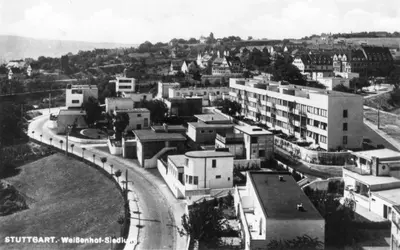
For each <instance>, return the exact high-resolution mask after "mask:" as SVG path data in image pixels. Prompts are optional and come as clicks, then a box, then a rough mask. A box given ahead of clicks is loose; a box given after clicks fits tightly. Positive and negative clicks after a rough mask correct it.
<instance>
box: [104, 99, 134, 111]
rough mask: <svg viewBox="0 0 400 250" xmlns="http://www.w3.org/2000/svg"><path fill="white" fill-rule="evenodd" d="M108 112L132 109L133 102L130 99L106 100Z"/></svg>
mask: <svg viewBox="0 0 400 250" xmlns="http://www.w3.org/2000/svg"><path fill="white" fill-rule="evenodd" d="M105 104H106V112H113V111H114V110H116V109H132V108H133V101H132V100H131V99H129V98H106V99H105Z"/></svg>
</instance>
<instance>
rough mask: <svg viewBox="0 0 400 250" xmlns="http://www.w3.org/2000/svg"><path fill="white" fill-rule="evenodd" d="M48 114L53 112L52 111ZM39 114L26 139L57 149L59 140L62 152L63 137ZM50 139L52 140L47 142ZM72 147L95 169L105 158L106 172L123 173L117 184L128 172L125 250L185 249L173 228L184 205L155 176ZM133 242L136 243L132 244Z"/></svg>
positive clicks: (124, 162)
mask: <svg viewBox="0 0 400 250" xmlns="http://www.w3.org/2000/svg"><path fill="white" fill-rule="evenodd" d="M51 112H57V111H56V110H55V109H53V110H52V111H51ZM46 113H47V114H46ZM43 114H44V115H43V116H40V117H36V118H35V119H34V120H33V121H32V122H31V123H30V124H29V131H28V134H29V136H31V137H32V136H33V137H34V138H35V139H37V140H42V142H44V143H47V144H52V145H53V146H55V147H58V148H60V146H61V145H60V143H59V141H60V140H63V141H64V143H62V149H64V150H65V139H66V138H65V136H60V135H55V134H54V133H53V132H52V131H51V130H49V129H48V128H47V127H45V123H46V122H47V121H48V120H49V115H48V111H47V112H45V111H44V110H43ZM31 131H35V133H32V132H31ZM40 135H42V136H41V137H40ZM50 138H53V140H52V141H51V142H50V140H49V139H50ZM69 145H71V142H70V143H69ZM74 145H75V146H74V148H73V154H75V155H78V156H80V157H82V156H83V157H84V158H85V159H87V160H90V161H93V155H95V163H96V164H97V165H99V166H103V165H102V163H101V162H100V157H107V162H106V163H105V164H104V165H105V169H106V170H107V171H109V172H111V171H112V172H115V171H116V170H121V171H122V172H123V174H122V176H121V177H120V178H119V182H120V183H121V181H122V180H125V177H126V176H125V172H126V171H127V172H128V180H129V181H130V182H128V189H129V190H131V192H130V193H129V197H128V198H129V202H130V208H131V215H132V220H131V227H130V230H129V237H128V243H127V245H126V248H125V249H182V248H184V247H185V244H186V239H184V238H183V237H180V236H179V234H178V232H177V230H176V225H178V226H180V216H181V215H182V214H183V212H184V203H183V202H182V201H179V200H176V199H175V198H174V197H173V196H172V193H171V192H170V191H169V189H168V188H167V187H166V185H165V183H164V181H163V180H162V179H160V177H159V176H157V175H154V174H152V173H151V172H149V171H146V170H145V169H143V168H141V167H139V165H138V164H137V162H136V161H135V160H131V159H124V158H121V157H117V156H113V155H110V154H109V153H107V152H104V151H102V150H99V149H96V147H86V145H84V144H79V143H74ZM82 148H85V150H82ZM69 152H71V148H69ZM111 164H112V165H113V168H111V166H110V165H111ZM121 184H122V183H121ZM164 185H165V186H164ZM136 242H138V244H135V243H136Z"/></svg>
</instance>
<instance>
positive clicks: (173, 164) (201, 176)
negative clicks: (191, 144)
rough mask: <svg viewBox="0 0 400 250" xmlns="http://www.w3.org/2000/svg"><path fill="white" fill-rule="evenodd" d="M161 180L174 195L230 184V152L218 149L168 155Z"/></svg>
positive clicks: (229, 186)
mask: <svg viewBox="0 0 400 250" xmlns="http://www.w3.org/2000/svg"><path fill="white" fill-rule="evenodd" d="M165 168H166V169H165V170H166V171H165V174H163V173H162V175H163V177H164V180H165V181H166V182H167V184H168V186H169V188H170V189H171V191H172V193H173V194H174V195H175V197H176V198H186V197H190V196H195V195H200V194H202V193H203V194H204V192H206V191H209V190H210V189H223V188H232V187H233V155H232V154H231V153H229V152H224V151H219V150H215V151H214V150H206V151H190V152H187V153H186V154H184V155H169V156H168V163H167V164H166V165H165Z"/></svg>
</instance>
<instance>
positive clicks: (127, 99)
mask: <svg viewBox="0 0 400 250" xmlns="http://www.w3.org/2000/svg"><path fill="white" fill-rule="evenodd" d="M105 100H124V101H132V102H133V100H132V99H131V98H129V97H106V99H105Z"/></svg>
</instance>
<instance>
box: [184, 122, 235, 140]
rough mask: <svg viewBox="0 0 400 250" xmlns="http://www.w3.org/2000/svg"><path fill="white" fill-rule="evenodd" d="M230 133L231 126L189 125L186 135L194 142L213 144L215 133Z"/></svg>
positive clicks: (231, 130)
mask: <svg viewBox="0 0 400 250" xmlns="http://www.w3.org/2000/svg"><path fill="white" fill-rule="evenodd" d="M221 132H222V133H232V132H233V127H231V128H218V127H211V128H206V127H204V128H201V127H194V126H191V125H189V126H188V132H187V135H188V136H189V138H190V139H192V140H193V141H194V142H196V143H202V144H215V138H216V136H217V133H221Z"/></svg>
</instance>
